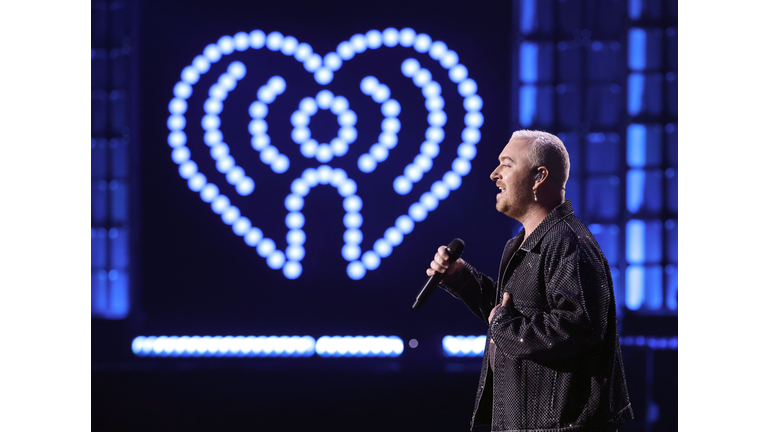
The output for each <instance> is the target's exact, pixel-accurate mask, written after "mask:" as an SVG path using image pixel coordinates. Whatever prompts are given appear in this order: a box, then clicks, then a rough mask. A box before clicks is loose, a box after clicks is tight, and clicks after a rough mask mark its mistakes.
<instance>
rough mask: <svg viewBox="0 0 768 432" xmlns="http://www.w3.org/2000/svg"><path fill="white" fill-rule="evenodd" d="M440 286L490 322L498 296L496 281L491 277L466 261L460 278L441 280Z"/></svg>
mask: <svg viewBox="0 0 768 432" xmlns="http://www.w3.org/2000/svg"><path fill="white" fill-rule="evenodd" d="M440 286H441V287H442V288H444V289H445V290H446V291H448V293H449V294H451V295H452V296H454V297H456V298H457V299H459V300H461V301H462V302H464V304H465V305H467V307H468V308H469V310H470V311H472V313H473V314H475V315H476V316H477V317H478V318H480V319H481V320H483V322H484V323H487V322H488V316H489V315H490V313H491V309H493V306H494V303H495V302H494V298H495V296H496V283H495V282H493V280H492V279H491V278H489V277H488V276H486V275H484V274H482V273H480V272H479V271H477V270H476V269H475V268H474V267H472V266H471V265H469V263H465V264H464V269H463V270H462V271H461V273H460V274H459V276H458V278H456V279H455V280H453V281H451V282H440Z"/></svg>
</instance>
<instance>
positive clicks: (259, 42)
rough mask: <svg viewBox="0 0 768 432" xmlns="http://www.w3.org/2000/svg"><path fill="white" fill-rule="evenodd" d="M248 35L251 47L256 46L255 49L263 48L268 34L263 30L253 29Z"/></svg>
mask: <svg viewBox="0 0 768 432" xmlns="http://www.w3.org/2000/svg"><path fill="white" fill-rule="evenodd" d="M248 37H249V39H250V43H251V48H254V49H261V48H263V47H264V43H265V42H266V39H267V36H266V35H265V34H264V32H263V31H261V30H254V31H252V32H251V33H249V34H248Z"/></svg>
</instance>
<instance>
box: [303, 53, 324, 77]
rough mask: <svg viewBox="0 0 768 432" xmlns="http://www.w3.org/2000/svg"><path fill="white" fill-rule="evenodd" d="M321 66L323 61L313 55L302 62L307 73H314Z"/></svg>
mask: <svg viewBox="0 0 768 432" xmlns="http://www.w3.org/2000/svg"><path fill="white" fill-rule="evenodd" d="M322 65H323V59H322V57H320V55H319V54H317V53H313V54H310V56H309V57H308V58H307V60H306V61H305V62H304V69H306V70H307V72H313V73H314V72H315V71H316V70H318V69H319V68H320V67H321V66H322Z"/></svg>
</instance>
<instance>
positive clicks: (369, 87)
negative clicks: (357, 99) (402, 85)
mask: <svg viewBox="0 0 768 432" xmlns="http://www.w3.org/2000/svg"><path fill="white" fill-rule="evenodd" d="M378 87H379V80H377V79H376V78H375V77H372V76H367V77H365V78H363V79H362V80H361V81H360V91H362V92H363V94H364V95H367V96H370V95H372V94H373V92H374V91H376V89H377V88H378Z"/></svg>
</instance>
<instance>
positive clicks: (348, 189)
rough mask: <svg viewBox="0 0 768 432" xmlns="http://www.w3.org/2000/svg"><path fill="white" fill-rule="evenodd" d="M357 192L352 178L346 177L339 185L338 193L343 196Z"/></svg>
mask: <svg viewBox="0 0 768 432" xmlns="http://www.w3.org/2000/svg"><path fill="white" fill-rule="evenodd" d="M355 192H357V183H355V181H354V180H352V179H347V180H345V181H344V183H342V184H341V186H339V195H341V196H343V197H347V196H350V195H352V194H354V193H355Z"/></svg>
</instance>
